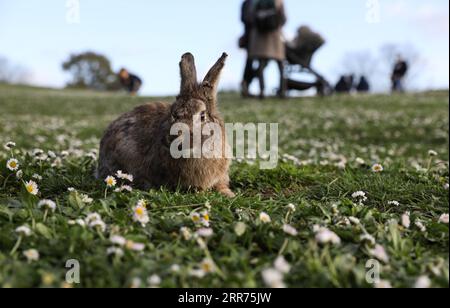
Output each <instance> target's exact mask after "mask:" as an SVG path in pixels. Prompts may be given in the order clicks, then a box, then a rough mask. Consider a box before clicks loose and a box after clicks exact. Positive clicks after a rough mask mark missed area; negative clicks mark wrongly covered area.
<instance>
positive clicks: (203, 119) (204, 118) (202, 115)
mask: <svg viewBox="0 0 450 308" xmlns="http://www.w3.org/2000/svg"><path fill="white" fill-rule="evenodd" d="M200 118H201V119H202V122H205V121H206V111H202V113H201V114H200Z"/></svg>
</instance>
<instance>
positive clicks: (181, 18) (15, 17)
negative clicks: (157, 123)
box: [0, 0, 449, 95]
mask: <svg viewBox="0 0 450 308" xmlns="http://www.w3.org/2000/svg"><path fill="white" fill-rule="evenodd" d="M74 2H75V3H76V2H78V3H79V8H80V10H79V15H77V14H76V11H74V6H73V3H74ZM241 3H242V1H241V0H190V1H186V0H164V1H156V0H129V1H123V0H40V1H32V0H14V1H10V0H0V56H3V57H6V58H7V59H9V60H10V61H11V62H12V63H15V64H17V65H20V66H22V67H25V68H27V69H28V70H29V71H30V77H29V82H30V83H31V84H33V85H39V86H48V87H63V86H64V85H65V83H66V82H67V81H68V80H69V77H70V76H68V75H67V74H66V73H64V72H63V71H62V69H61V63H62V62H64V60H65V59H67V58H68V56H69V55H70V54H71V53H76V52H83V51H87V50H89V51H96V52H99V53H102V54H105V55H107V56H108V58H109V59H111V62H112V66H113V68H114V69H115V70H118V69H120V68H121V67H126V68H128V69H129V70H130V71H131V72H134V73H136V74H137V75H139V76H141V77H142V79H143V80H144V87H143V89H142V94H144V95H173V94H176V92H177V90H178V88H179V72H178V62H179V60H180V57H181V55H182V54H183V53H185V52H187V51H189V52H192V53H193V54H194V55H195V56H196V61H197V66H198V71H199V75H200V74H204V73H206V71H207V70H208V68H209V67H210V66H211V65H212V64H213V63H214V62H215V60H216V59H217V58H218V57H219V56H220V55H221V53H222V52H224V51H226V52H227V53H229V55H230V57H229V59H228V63H227V67H226V69H225V70H224V73H223V76H222V82H221V87H222V89H236V88H238V86H239V83H240V80H241V79H242V71H243V65H244V61H245V53H244V52H243V51H242V50H239V49H238V47H237V40H238V38H239V36H240V35H241V34H242V32H243V28H242V25H241V23H240V19H239V18H240V6H241ZM285 7H286V12H287V16H288V24H287V25H286V27H285V29H284V33H285V37H286V38H287V39H289V38H292V37H293V35H294V34H295V32H296V29H297V28H298V27H299V26H300V25H304V24H305V25H309V26H310V27H312V28H313V29H314V30H316V31H318V32H319V33H321V34H322V35H323V36H324V37H325V39H326V40H327V44H326V45H325V46H324V47H322V49H320V50H319V52H318V53H317V55H316V56H315V58H314V63H313V66H314V67H315V68H316V70H318V71H320V72H321V73H323V74H324V75H325V76H326V77H327V78H328V79H329V80H330V81H331V82H333V83H334V82H335V81H336V79H337V78H338V76H339V75H340V74H343V73H348V71H347V70H346V67H345V65H344V63H345V61H344V59H345V56H346V55H349V54H352V53H361V52H365V53H370V54H372V55H373V57H375V56H376V55H378V54H379V52H380V49H381V48H382V46H384V45H386V44H396V45H401V46H405V47H404V48H406V49H412V50H414V51H415V52H416V53H417V54H418V55H420V60H419V61H418V63H420V64H417V68H419V67H420V70H418V71H419V72H420V74H418V77H416V81H415V83H414V84H415V85H414V87H415V89H418V90H421V89H431V88H432V89H435V88H448V85H449V2H448V1H447V0H427V1H424V0H345V1H336V0H319V1H306V0H285ZM74 12H75V13H74ZM77 16H79V18H77ZM267 76H268V88H275V87H276V80H277V76H276V69H275V68H274V65H272V67H270V69H269V71H268V72H267ZM385 81H387V79H386V80H385ZM385 87H387V83H383V82H381V81H380V82H379V84H377V85H375V86H374V88H376V89H380V90H382V89H383V88H385Z"/></svg>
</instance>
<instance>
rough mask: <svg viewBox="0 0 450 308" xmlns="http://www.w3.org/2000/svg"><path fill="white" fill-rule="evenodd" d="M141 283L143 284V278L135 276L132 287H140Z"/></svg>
mask: <svg viewBox="0 0 450 308" xmlns="http://www.w3.org/2000/svg"><path fill="white" fill-rule="evenodd" d="M141 285H142V280H141V278H137V277H135V278H133V279H132V280H131V285H130V288H131V289H139V288H140V287H141Z"/></svg>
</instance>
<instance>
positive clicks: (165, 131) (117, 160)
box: [97, 53, 234, 197]
mask: <svg viewBox="0 0 450 308" xmlns="http://www.w3.org/2000/svg"><path fill="white" fill-rule="evenodd" d="M226 58H227V55H226V54H223V55H222V57H221V58H220V59H219V60H218V61H217V63H216V64H215V65H214V66H213V67H212V68H211V70H210V71H209V72H208V74H207V75H206V77H205V79H204V80H203V82H202V83H201V84H199V83H198V82H197V73H196V68H195V63H194V57H193V56H192V55H191V54H189V53H188V54H185V55H183V57H182V59H181V62H180V72H181V89H180V94H179V96H178V97H177V100H176V101H175V102H174V103H173V104H168V103H160V102H158V103H151V104H147V105H143V106H139V107H137V108H135V109H134V110H133V111H131V112H128V113H126V114H124V115H122V116H121V117H119V118H118V119H117V120H116V121H114V122H113V123H112V124H111V125H110V126H109V127H108V129H107V130H106V132H105V134H104V136H103V139H102V141H101V144H100V159H99V166H98V170H97V174H98V177H99V178H106V177H107V176H108V175H113V174H115V173H116V172H117V171H118V170H122V171H124V172H127V173H130V174H132V175H133V176H134V178H135V185H136V186H137V187H138V188H142V189H145V190H147V189H149V188H158V187H161V186H165V187H168V188H170V189H175V188H177V187H180V188H182V189H189V188H193V189H197V190H200V191H205V190H208V189H215V190H217V191H219V192H220V193H222V194H224V195H226V196H229V197H232V196H234V194H233V192H232V191H231V190H230V188H229V176H228V172H229V166H230V160H229V159H226V158H225V156H224V157H222V158H217V159H206V158H204V157H203V158H200V159H183V158H181V159H174V158H172V156H171V154H170V144H171V142H172V141H173V140H174V139H175V138H176V136H170V128H171V126H172V125H173V124H174V123H177V122H182V123H185V124H187V125H188V126H189V127H190V128H191V133H192V127H193V123H192V117H193V115H195V114H197V113H198V112H200V111H203V110H205V111H206V114H207V117H206V120H205V123H202V125H205V124H207V123H208V122H214V123H218V124H220V126H221V128H222V144H223V151H224V155H225V150H226V148H227V147H228V145H227V143H226V139H225V138H226V134H225V128H224V123H223V120H222V118H221V116H220V114H219V113H218V111H217V87H218V83H219V75H220V72H221V70H222V69H223V67H224V65H225V60H226Z"/></svg>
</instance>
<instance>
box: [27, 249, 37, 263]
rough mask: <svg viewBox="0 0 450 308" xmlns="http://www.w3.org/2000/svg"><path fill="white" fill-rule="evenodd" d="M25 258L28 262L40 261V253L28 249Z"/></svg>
mask: <svg viewBox="0 0 450 308" xmlns="http://www.w3.org/2000/svg"><path fill="white" fill-rule="evenodd" d="M23 255H24V256H25V258H27V261H28V262H30V263H31V262H36V261H39V257H40V256H39V252H38V251H37V250H36V249H28V250H25V251H24V252H23Z"/></svg>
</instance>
